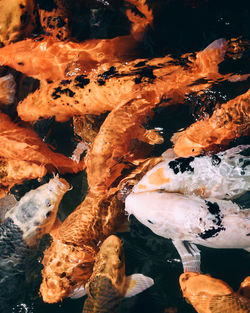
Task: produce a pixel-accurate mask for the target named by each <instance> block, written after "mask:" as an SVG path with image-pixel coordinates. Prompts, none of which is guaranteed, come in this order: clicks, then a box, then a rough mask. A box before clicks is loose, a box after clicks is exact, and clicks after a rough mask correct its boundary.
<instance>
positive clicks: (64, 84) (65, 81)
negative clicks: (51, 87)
mask: <svg viewBox="0 0 250 313" xmlns="http://www.w3.org/2000/svg"><path fill="white" fill-rule="evenodd" d="M70 83H71V80H69V79H64V80H62V81H61V82H60V85H63V86H66V85H69V84H70Z"/></svg>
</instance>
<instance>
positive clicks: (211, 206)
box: [198, 200, 226, 239]
mask: <svg viewBox="0 0 250 313" xmlns="http://www.w3.org/2000/svg"><path fill="white" fill-rule="evenodd" d="M205 203H206V205H207V208H208V211H209V213H211V214H212V215H214V217H215V218H214V219H212V222H213V223H214V224H215V225H216V226H212V227H211V228H209V229H208V230H205V231H204V232H203V233H199V234H198V236H199V237H201V238H202V239H208V238H211V237H216V236H218V235H219V232H220V231H222V230H226V229H225V227H224V226H223V225H222V219H221V215H220V208H219V205H218V203H216V202H214V203H213V202H210V201H207V200H205Z"/></svg>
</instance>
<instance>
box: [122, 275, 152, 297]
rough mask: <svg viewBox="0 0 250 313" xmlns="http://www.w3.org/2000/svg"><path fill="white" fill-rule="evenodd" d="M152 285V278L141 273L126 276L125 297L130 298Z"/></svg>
mask: <svg viewBox="0 0 250 313" xmlns="http://www.w3.org/2000/svg"><path fill="white" fill-rule="evenodd" d="M153 285H154V280H153V279H152V278H150V277H148V276H145V275H143V274H138V273H137V274H133V275H130V276H127V290H126V293H125V295H124V297H125V298H130V297H133V296H135V295H137V294H138V293H140V292H143V291H144V290H146V289H148V288H149V287H151V286H153Z"/></svg>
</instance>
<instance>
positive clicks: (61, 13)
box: [38, 8, 70, 40]
mask: <svg viewBox="0 0 250 313" xmlns="http://www.w3.org/2000/svg"><path fill="white" fill-rule="evenodd" d="M38 12H39V17H40V24H41V28H42V30H43V32H44V34H45V35H47V36H51V37H53V38H55V39H58V40H66V39H67V38H69V36H70V27H69V25H68V24H69V20H68V17H67V16H66V14H65V10H62V9H60V8H57V9H52V10H51V11H46V10H43V9H41V8H39V9H38Z"/></svg>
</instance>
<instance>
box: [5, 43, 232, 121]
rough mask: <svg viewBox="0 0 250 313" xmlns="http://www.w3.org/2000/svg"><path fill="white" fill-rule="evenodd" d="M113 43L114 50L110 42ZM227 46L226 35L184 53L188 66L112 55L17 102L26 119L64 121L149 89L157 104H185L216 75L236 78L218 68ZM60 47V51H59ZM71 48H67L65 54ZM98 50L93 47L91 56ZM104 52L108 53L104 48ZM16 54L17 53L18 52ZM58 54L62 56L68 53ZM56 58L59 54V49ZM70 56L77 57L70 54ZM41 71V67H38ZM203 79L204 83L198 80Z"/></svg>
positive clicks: (103, 109) (104, 109)
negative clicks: (118, 58)
mask: <svg viewBox="0 0 250 313" xmlns="http://www.w3.org/2000/svg"><path fill="white" fill-rule="evenodd" d="M68 44H69V45H70V43H68ZM86 44H87V43H86ZM90 47H91V45H90ZM108 48H109V49H111V47H110V45H109V46H108ZM102 49H103V48H102ZM226 49H227V42H226V40H224V39H219V40H216V41H214V42H213V43H211V44H210V45H209V46H208V47H207V48H206V49H204V50H203V51H201V52H198V53H197V54H196V57H195V58H194V57H193V55H185V56H183V61H184V63H185V64H186V66H181V65H180V64H179V63H178V61H177V62H176V60H175V59H173V58H172V57H170V56H166V57H163V58H155V59H152V60H146V59H137V60H134V61H131V62H126V63H121V62H119V63H116V62H115V60H112V61H113V62H112V66H110V62H109V63H107V64H102V65H101V66H99V67H98V69H97V70H93V71H91V72H90V73H89V75H85V74H81V75H76V76H74V77H72V78H71V77H67V79H63V80H61V81H59V82H54V83H51V84H46V85H43V86H41V88H40V89H38V90H37V91H35V92H34V93H33V94H30V95H29V96H28V97H27V98H25V99H24V100H23V101H22V102H20V103H19V104H18V108H17V110H18V114H19V116H20V117H21V118H22V119H23V120H24V121H35V120H37V119H39V118H49V117H52V116H55V118H56V120H57V121H60V122H63V121H66V120H68V119H69V118H70V117H72V116H74V115H84V114H100V113H104V112H107V111H111V110H112V109H114V108H116V107H117V106H118V105H121V103H126V102H129V101H131V100H136V98H138V97H143V96H142V95H144V94H147V93H150V96H148V101H149V102H150V104H151V105H152V106H153V107H155V106H156V105H157V104H158V105H159V104H161V105H162V106H164V105H169V104H175V103H180V102H183V101H184V99H185V97H186V94H189V93H193V92H197V91H200V90H203V89H206V88H209V86H211V84H212V82H214V81H215V80H216V79H226V77H228V78H229V77H231V76H230V75H229V76H222V75H221V74H219V73H218V64H219V63H220V62H221V61H222V60H223V59H224V55H225V52H226ZM53 50H54V49H53ZM90 50H91V48H90ZM56 51H58V53H59V50H56ZM66 51H67V49H66V48H65V49H64V51H63V53H66ZM73 51H74V50H73ZM93 54H94V52H93V51H92V53H91V55H93ZM103 54H104V55H108V54H106V51H105V50H103ZM15 55H18V54H16V51H15ZM59 56H60V57H62V56H63V54H59ZM54 57H55V58H57V57H58V56H57V54H54ZM71 59H74V57H73V56H71ZM185 60H186V61H185ZM0 62H1V50H0ZM53 62H54V63H56V62H57V61H56V60H53ZM100 62H104V60H100ZM38 64H39V63H38ZM20 66H22V65H20ZM20 70H21V69H20ZM37 70H38V72H40V71H39V68H37ZM64 70H65V69H64ZM64 70H63V71H64ZM50 72H52V69H51V70H50ZM59 72H60V71H59V70H57V73H59ZM80 72H81V71H80ZM204 78H205V82H204V83H202V84H200V83H198V82H199V80H200V79H204ZM164 99H165V100H164Z"/></svg>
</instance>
